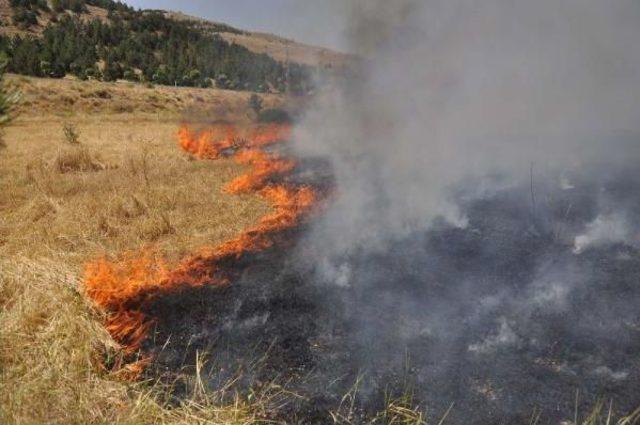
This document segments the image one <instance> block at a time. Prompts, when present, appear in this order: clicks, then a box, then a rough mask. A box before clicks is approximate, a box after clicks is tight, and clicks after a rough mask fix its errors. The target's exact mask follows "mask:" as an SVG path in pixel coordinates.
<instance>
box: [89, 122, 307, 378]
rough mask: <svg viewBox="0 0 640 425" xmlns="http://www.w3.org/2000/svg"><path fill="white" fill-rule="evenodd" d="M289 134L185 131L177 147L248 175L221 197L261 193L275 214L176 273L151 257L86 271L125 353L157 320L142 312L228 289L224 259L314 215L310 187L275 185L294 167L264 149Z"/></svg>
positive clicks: (221, 127)
mask: <svg viewBox="0 0 640 425" xmlns="http://www.w3.org/2000/svg"><path fill="white" fill-rule="evenodd" d="M290 134H291V128H290V127H289V126H281V125H273V124H271V125H263V126H259V127H255V128H252V129H243V130H242V131H241V130H239V129H238V128H236V127H234V126H231V125H229V124H218V125H215V126H212V127H210V128H208V129H207V130H205V131H201V132H192V131H191V130H190V129H189V128H188V127H186V126H183V127H181V128H180V130H179V132H178V140H179V144H180V146H181V147H182V149H184V150H185V151H186V152H188V153H190V154H192V155H194V156H195V157H198V158H202V159H217V158H219V157H220V156H221V155H222V154H223V153H224V151H226V150H235V152H236V153H235V159H236V161H237V162H238V163H240V164H245V165H249V166H251V169H250V171H249V172H248V173H247V174H245V175H242V176H240V177H238V178H237V179H235V180H233V181H232V182H230V183H229V184H227V186H225V189H224V190H225V191H226V192H229V193H248V192H257V193H259V195H260V196H262V197H264V198H265V199H266V200H267V201H268V202H269V203H271V205H272V206H273V208H274V209H273V212H271V213H270V214H268V215H266V216H264V217H262V219H260V221H259V222H258V223H257V224H256V225H255V226H253V227H251V228H250V229H247V230H246V231H244V232H242V233H241V234H240V235H239V236H237V237H236V238H234V239H231V240H228V241H226V242H224V243H222V244H220V245H218V246H215V247H203V248H201V249H200V250H199V251H198V252H197V253H196V254H194V255H192V256H189V257H187V258H185V259H183V260H182V261H181V262H180V263H179V264H178V265H177V266H176V267H174V268H170V267H169V266H168V264H167V263H166V262H165V261H164V260H163V259H162V258H160V257H159V256H157V255H154V254H153V253H152V252H150V251H144V252H142V253H138V254H131V253H129V254H126V255H125V256H124V258H123V259H122V260H121V261H119V262H112V261H108V260H107V259H104V258H102V259H99V260H97V261H95V262H92V263H89V264H87V266H86V269H85V279H84V286H85V289H86V293H87V295H88V296H89V298H91V299H92V300H93V301H94V302H95V303H96V304H97V305H98V306H99V307H100V308H102V309H103V310H104V311H105V312H106V313H107V319H106V323H105V327H106V329H107V330H108V331H109V333H110V334H111V336H112V337H113V338H114V340H116V341H117V342H118V343H119V344H121V345H122V347H123V349H124V352H125V353H128V354H129V355H133V354H134V353H136V352H138V351H139V350H140V348H141V346H142V343H143V342H144V340H145V339H146V337H147V336H148V334H149V332H150V330H151V329H152V327H153V325H154V322H155V319H154V318H153V317H149V316H148V315H147V314H146V313H145V312H144V311H145V306H147V305H148V303H149V302H150V301H151V300H153V299H154V298H156V297H158V296H161V295H166V294H171V293H173V292H177V291H180V290H182V289H184V288H188V287H198V286H202V285H216V286H224V285H228V284H230V283H231V281H232V279H233V277H234V271H233V270H231V269H229V268H228V267H227V268H225V267H224V266H222V265H221V264H222V260H225V259H237V258H240V257H241V256H243V255H244V254H248V253H255V252H260V251H262V250H265V249H267V248H270V247H272V246H274V244H275V243H276V239H277V238H276V236H277V235H278V234H279V233H280V232H282V231H284V230H287V229H290V228H293V227H295V226H297V225H298V224H299V223H300V222H301V220H302V219H303V217H305V216H306V215H307V214H308V213H309V212H310V211H311V209H312V208H313V206H314V205H315V203H316V201H317V198H318V196H317V194H316V191H315V190H314V189H313V188H311V187H307V186H293V185H287V184H284V183H270V180H272V179H273V178H274V177H282V176H284V175H286V174H287V173H289V172H291V171H292V170H293V169H294V168H295V166H296V163H295V162H294V161H292V160H290V159H284V158H281V157H279V156H278V155H276V154H268V153H266V152H264V151H262V150H260V149H259V148H260V147H264V146H267V145H270V144H274V143H277V142H279V141H282V140H284V139H286V138H287V137H289V136H290ZM148 361H149V359H148V358H144V357H143V359H142V360H139V361H136V362H134V363H130V364H129V365H126V366H125V367H124V368H123V370H122V372H123V373H122V375H123V376H126V377H129V378H136V377H137V376H139V374H140V373H141V372H142V371H143V370H144V368H145V366H146V364H148Z"/></svg>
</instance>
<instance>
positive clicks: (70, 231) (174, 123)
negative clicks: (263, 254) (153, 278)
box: [0, 79, 268, 424]
mask: <svg viewBox="0 0 640 425" xmlns="http://www.w3.org/2000/svg"><path fill="white" fill-rule="evenodd" d="M21 84H22V88H23V89H24V87H25V86H29V85H34V84H35V85H38V86H40V87H49V88H50V89H51V90H52V91H55V93H49V94H47V96H51V98H52V100H50V101H51V102H53V104H52V105H48V104H47V100H46V99H43V98H42V96H41V95H36V94H34V93H32V96H36V98H35V100H34V98H33V97H32V100H34V101H35V103H32V105H31V106H32V107H33V109H32V110H28V109H26V108H25V107H24V106H23V114H22V116H21V117H20V119H19V120H18V121H16V122H15V123H14V124H12V125H11V126H10V127H9V128H7V129H6V131H5V137H4V140H5V142H6V147H5V148H3V149H2V150H0V193H2V196H0V259H1V260H0V388H1V390H0V423H20V424H22V423H25V424H26V423H29V424H31V423H61V424H62V423H64V424H67V423H78V424H84V423H132V424H134V423H135V424H138V423H154V424H155V423H185V424H186V423H238V424H244V423H253V422H255V420H256V419H255V418H256V413H255V412H256V411H258V410H259V407H260V403H259V402H256V400H253V401H252V403H251V404H249V403H246V402H244V401H243V400H242V399H241V398H240V397H239V396H237V395H235V396H234V395H233V394H232V395H231V396H229V395H228V394H227V395H226V397H225V399H224V400H225V401H224V402H223V401H222V394H220V393H208V392H206V391H204V390H203V389H204V387H203V385H202V383H201V382H199V383H198V382H195V383H192V384H193V385H192V387H193V388H194V393H193V397H192V398H191V399H189V400H187V401H184V402H183V403H182V404H180V405H177V406H175V405H170V404H168V402H167V389H166V388H163V387H160V386H158V385H151V384H149V383H142V384H132V383H126V382H122V381H118V380H117V379H116V377H114V376H111V375H110V374H109V372H108V371H105V370H103V368H102V367H101V365H102V364H104V361H105V359H106V356H112V355H117V347H116V346H115V344H114V343H113V341H112V340H111V339H110V338H109V335H107V334H106V332H105V331H104V329H103V328H102V326H101V317H100V313H99V312H96V311H95V310H94V309H93V308H92V306H91V305H90V304H89V303H88V302H87V301H86V299H85V298H84V297H83V295H82V294H81V291H80V290H79V283H78V282H79V280H80V279H81V276H82V270H83V264H84V263H85V262H86V261H88V260H91V259H95V258H96V257H98V256H102V255H107V256H116V255H118V254H120V253H122V252H125V251H129V250H138V249H141V248H143V247H148V246H153V247H155V248H156V249H157V250H158V251H160V252H161V253H163V254H164V255H166V256H167V257H168V258H169V259H170V260H171V259H178V258H180V257H182V256H183V255H185V254H186V253H188V252H190V251H192V250H193V249H195V248H197V247H200V246H202V245H209V244H215V243H218V242H220V241H222V240H224V239H227V238H229V237H231V236H235V235H236V234H237V233H239V232H240V231H241V230H242V229H244V228H245V227H246V226H249V225H251V224H253V223H254V222H255V221H256V220H257V219H258V218H259V217H261V216H262V215H263V214H265V213H266V212H267V211H268V206H267V205H266V204H265V203H264V202H263V201H262V200H261V199H260V198H259V197H256V196H251V195H247V196H233V195H225V194H223V193H222V191H221V189H222V186H223V185H224V184H225V183H226V182H228V181H229V180H230V179H232V178H234V177H236V176H238V175H239V174H240V173H241V172H242V171H243V170H242V168H241V167H239V166H238V165H236V164H235V163H233V162H231V161H224V160H222V161H216V162H206V161H194V160H191V159H190V158H189V157H188V156H186V155H185V154H183V153H181V152H180V149H179V148H178V146H177V141H176V132H177V129H178V123H179V121H180V115H179V114H178V113H177V112H176V111H173V112H172V111H165V113H164V114H162V115H158V114H149V113H144V112H136V113H130V114H121V113H110V112H109V108H110V106H109V105H108V104H105V109H103V110H102V112H101V113H100V114H96V115H86V114H81V113H79V111H81V110H82V108H81V107H79V106H78V105H81V104H79V103H74V105H75V106H74V107H73V108H72V109H69V110H67V111H66V112H64V111H63V112H64V113H59V114H44V115H43V114H42V111H46V110H48V109H49V108H54V107H55V106H56V102H57V100H56V99H58V98H59V97H60V96H64V95H67V96H69V93H68V92H69V90H75V89H74V87H77V85H79V87H81V89H82V90H85V91H88V92H89V93H97V94H96V96H98V97H99V98H101V99H102V98H105V99H107V100H109V99H111V100H114V99H115V100H116V101H118V102H122V103H125V104H131V103H132V102H133V104H135V102H136V100H135V99H133V98H135V96H134V95H135V94H136V93H138V91H142V90H148V92H149V95H155V96H158V97H161V96H164V95H166V92H165V94H162V93H159V92H157V91H154V90H151V89H143V88H141V87H136V88H133V89H132V88H130V87H125V88H119V87H118V86H116V85H112V87H110V88H109V92H108V93H107V94H105V93H103V92H102V90H106V89H104V88H103V87H102V85H101V84H95V86H91V83H76V82H70V81H46V80H34V79H27V81H26V82H22V83H21ZM56 84H59V87H58V88H57V91H56ZM120 90H123V91H124V94H123V93H120ZM127 90H132V91H133V94H132V93H129V92H127ZM98 92H99V93H98ZM212 92H213V94H211V96H216V91H212ZM218 94H219V93H218ZM38 96H39V97H38ZM132 97H133V98H132ZM223 97H224V94H223ZM137 101H140V102H142V100H137ZM160 101H162V100H160ZM238 102H239V101H238ZM34 105H35V106H34ZM238 107H239V105H238ZM68 122H72V123H73V125H74V128H75V129H77V132H78V135H79V143H77V144H71V143H68V142H67V141H65V134H64V127H65V124H66V123H68ZM7 389H9V390H7Z"/></svg>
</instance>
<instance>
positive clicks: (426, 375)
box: [294, 0, 640, 423]
mask: <svg viewBox="0 0 640 425" xmlns="http://www.w3.org/2000/svg"><path fill="white" fill-rule="evenodd" d="M350 4H351V6H352V15H351V17H350V19H349V28H347V29H345V32H346V33H348V34H350V38H349V39H350V42H351V43H352V45H351V51H354V52H357V53H359V54H360V55H361V57H362V60H361V63H360V69H359V70H358V72H357V73H356V75H357V77H355V78H352V79H349V81H346V82H344V83H343V84H341V85H340V87H338V88H336V89H334V90H330V91H326V92H325V93H322V94H321V95H320V96H319V98H318V100H317V102H316V104H315V105H314V106H313V107H311V108H309V111H308V112H307V113H306V115H305V116H304V118H303V119H302V121H301V123H300V124H299V125H298V127H297V130H296V137H295V140H296V146H295V147H296V149H297V152H298V153H299V154H300V155H301V156H303V157H304V156H321V157H325V158H328V159H329V162H330V164H331V167H332V171H333V173H334V175H335V193H334V194H333V197H332V198H331V200H330V203H329V207H328V210H327V211H326V212H324V213H323V215H322V217H320V218H319V219H318V222H317V223H315V224H314V225H313V226H312V228H311V230H310V232H309V233H308V234H307V235H306V237H305V238H304V240H303V241H302V242H301V243H300V245H299V247H298V252H297V257H296V259H295V261H294V263H295V264H296V265H297V266H298V267H300V268H301V270H302V271H303V273H306V274H305V275H307V276H308V275H309V273H311V274H313V275H314V276H315V282H316V284H317V285H319V286H320V287H324V288H327V291H328V292H331V293H334V292H335V293H337V294H338V295H337V296H336V297H334V298H332V302H335V303H336V305H340V307H339V308H335V307H334V306H333V305H329V307H328V308H329V309H330V310H331V309H332V308H335V311H336V312H338V311H339V312H340V313H339V314H341V315H342V316H341V317H343V318H345V319H346V322H347V323H350V324H349V325H348V329H349V330H348V331H344V330H341V331H340V332H338V331H335V329H330V330H328V331H327V333H331V334H333V335H335V334H342V333H345V332H346V333H347V334H348V335H349V337H348V338H347V340H349V341H357V343H356V344H359V346H360V347H361V354H360V357H359V358H360V361H361V365H362V367H363V368H369V370H374V371H376V372H375V373H377V374H379V375H382V374H384V373H385V372H384V371H387V372H388V371H390V370H392V368H393V367H391V366H389V365H395V366H398V365H399V364H400V363H402V362H403V361H404V360H405V359H404V358H403V355H404V353H405V352H409V351H411V350H413V351H412V352H413V353H417V354H414V360H415V361H416V363H418V366H419V371H416V372H414V375H415V379H416V381H417V387H418V388H421V389H424V392H425V393H426V394H427V395H425V399H424V400H426V403H427V405H432V404H433V405H434V406H437V407H436V410H437V409H438V408H441V409H442V410H444V409H446V407H447V406H449V404H450V403H451V402H456V403H459V405H460V411H464V409H465V408H464V407H462V405H464V404H465V403H467V408H468V409H469V411H472V412H477V416H476V419H475V421H476V422H477V423H494V422H490V420H492V421H496V422H495V423H498V422H500V423H520V422H519V420H520V419H522V418H524V417H526V413H527V412H526V411H527V409H530V408H531V406H536V405H540V406H544V408H549V406H550V405H551V404H554V403H555V406H556V410H555V411H554V413H553V414H552V415H551V416H550V417H553V418H555V419H561V418H562V415H564V414H565V413H567V412H569V414H570V412H571V411H572V410H571V409H572V407H571V404H572V398H571V394H575V389H576V388H580V389H581V391H582V393H583V394H587V395H586V396H585V397H584V399H585V401H586V400H591V402H594V401H595V400H596V397H597V396H598V394H600V392H603V393H606V391H609V390H610V391H611V394H614V395H612V397H614V396H615V397H616V399H618V400H620V402H621V403H622V404H624V403H626V404H625V405H626V406H627V407H631V406H633V404H634V403H638V402H640V397H639V393H640V390H639V389H638V387H637V385H633V384H632V382H634V381H633V379H635V378H633V377H634V376H636V377H640V365H639V364H638V362H637V361H636V360H633V359H632V360H630V359H629V358H628V357H626V356H627V355H626V354H624V353H630V352H633V350H635V349H637V346H638V344H639V343H640V313H638V311H637V310H638V309H637V305H640V287H638V285H637V283H634V282H636V280H637V279H636V278H635V277H634V273H636V272H635V270H638V269H637V267H640V264H639V263H640V260H639V258H640V256H639V255H638V251H637V248H638V246H639V242H640V196H638V195H637V193H638V189H639V187H638V185H639V184H640V172H639V171H638V170H637V166H636V165H635V164H638V161H639V160H640V119H639V118H640V43H639V42H638V41H639V40H640V25H639V23H640V3H639V2H637V1H633V0H614V1H607V2H604V1H598V0H539V1H529V0H511V1H508V0H487V1H481V2H479V1H475V0H447V1H442V0H439V1H436V0H398V1H386V0H363V1H352V2H351V3H350ZM336 315H338V313H336ZM633 347H636V348H633ZM352 353H353V354H352V358H355V357H358V354H356V353H358V349H354V350H353V351H352ZM498 364H499V365H500V366H499V368H496V365H498ZM395 366H394V367H395ZM373 380H374V381H375V379H373ZM380 382H382V381H380ZM603 385H604V386H605V389H603V387H602V386H603ZM607 385H608V386H607ZM616 385H618V386H617V387H616ZM374 386H375V384H374ZM379 386H384V384H382V383H380V385H379ZM522 386H525V387H527V392H526V393H525V392H523V390H522ZM480 399H481V400H482V401H481V403H480V404H477V403H478V400H480ZM424 400H423V401H424ZM431 403H432V404H431ZM470 406H473V407H470ZM478 406H482V407H478ZM479 409H486V411H487V412H489V413H487V415H488V416H482V415H481V414H480V413H479V411H480V410H479ZM528 413H531V412H530V411H529V412H528ZM517 414H523V415H524V416H517ZM554 415H555V416H554ZM564 417H565V418H566V417H567V416H564ZM506 418H510V419H509V420H507V419H506ZM505 420H506V422H505ZM454 423H456V422H454ZM459 423H475V422H473V421H471V420H469V419H468V418H467V422H459Z"/></svg>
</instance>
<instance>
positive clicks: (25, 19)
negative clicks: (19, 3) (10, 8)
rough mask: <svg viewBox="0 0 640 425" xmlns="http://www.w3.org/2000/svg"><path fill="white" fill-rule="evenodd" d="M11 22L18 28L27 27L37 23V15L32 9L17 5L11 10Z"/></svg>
mask: <svg viewBox="0 0 640 425" xmlns="http://www.w3.org/2000/svg"><path fill="white" fill-rule="evenodd" d="M13 23H14V24H15V25H16V26H18V27H19V28H29V27H30V26H32V25H37V24H38V15H37V14H36V12H34V11H33V10H30V9H26V8H24V7H19V8H16V9H15V10H14V12H13Z"/></svg>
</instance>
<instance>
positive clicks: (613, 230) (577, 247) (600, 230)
mask: <svg viewBox="0 0 640 425" xmlns="http://www.w3.org/2000/svg"><path fill="white" fill-rule="evenodd" d="M633 235H634V232H633V230H632V226H631V225H630V224H629V223H628V222H627V220H626V217H624V216H623V215H622V214H620V213H612V214H610V215H599V216H598V217H596V219H595V220H594V221H592V222H591V223H589V225H588V226H587V229H586V232H585V233H583V234H581V235H578V236H576V238H575V242H574V245H573V252H574V254H580V253H582V252H583V251H584V250H585V249H587V248H589V247H592V246H599V245H602V244H607V243H614V242H633Z"/></svg>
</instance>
